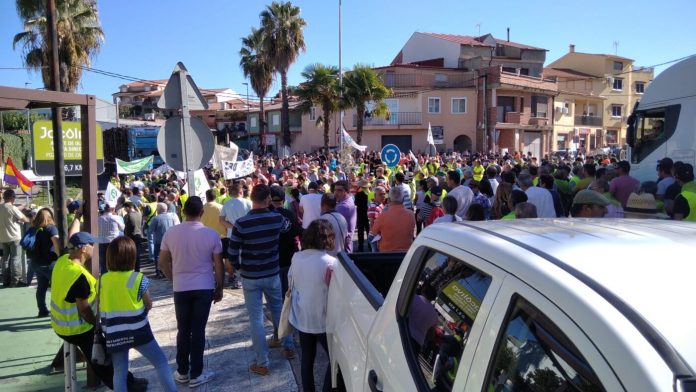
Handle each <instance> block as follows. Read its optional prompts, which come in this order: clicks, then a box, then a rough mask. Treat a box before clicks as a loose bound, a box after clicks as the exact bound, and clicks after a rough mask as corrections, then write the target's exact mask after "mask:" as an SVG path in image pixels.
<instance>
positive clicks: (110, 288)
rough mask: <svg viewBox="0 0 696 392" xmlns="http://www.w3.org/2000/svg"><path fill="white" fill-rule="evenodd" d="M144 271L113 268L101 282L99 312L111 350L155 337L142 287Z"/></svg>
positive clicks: (139, 343) (144, 342)
mask: <svg viewBox="0 0 696 392" xmlns="http://www.w3.org/2000/svg"><path fill="white" fill-rule="evenodd" d="M142 280H143V274H141V273H140V272H135V271H109V272H107V273H105V274H104V275H102V277H101V282H100V286H99V290H100V292H99V301H100V303H99V315H100V316H101V323H102V328H103V329H104V334H105V335H106V348H107V350H108V351H109V352H116V351H121V350H125V349H128V348H131V347H135V346H140V345H143V344H146V343H149V342H150V341H152V339H154V336H153V335H152V330H151V329H150V324H149V322H148V320H147V312H146V310H145V305H144V304H143V299H142V298H139V296H138V291H139V290H140V284H141V282H142Z"/></svg>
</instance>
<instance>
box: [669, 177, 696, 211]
mask: <svg viewBox="0 0 696 392" xmlns="http://www.w3.org/2000/svg"><path fill="white" fill-rule="evenodd" d="M676 175H677V181H678V182H679V184H681V193H679V195H678V196H677V197H675V198H674V208H673V210H672V214H673V215H672V218H673V219H674V220H686V221H691V222H695V221H696V183H695V182H694V167H693V166H691V164H688V163H685V164H683V165H681V167H679V168H678V169H677V171H676Z"/></svg>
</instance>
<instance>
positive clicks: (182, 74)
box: [179, 68, 196, 197]
mask: <svg viewBox="0 0 696 392" xmlns="http://www.w3.org/2000/svg"><path fill="white" fill-rule="evenodd" d="M186 75H187V72H186V69H185V68H184V69H182V70H180V71H179V86H180V88H181V130H182V132H181V145H182V152H183V153H184V156H183V160H184V168H185V169H186V189H187V192H188V195H189V197H191V196H193V195H195V194H196V187H195V181H194V178H193V171H194V170H193V168H192V167H191V165H189V158H190V156H191V145H190V143H189V141H190V140H191V114H190V113H189V105H188V99H187V97H188V88H187V83H186V79H187V78H186Z"/></svg>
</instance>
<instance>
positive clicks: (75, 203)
mask: <svg viewBox="0 0 696 392" xmlns="http://www.w3.org/2000/svg"><path fill="white" fill-rule="evenodd" d="M79 209H80V202H79V201H77V200H75V201H73V202H72V203H70V204H68V212H69V213H71V214H72V213H73V212H75V211H77V210H79Z"/></svg>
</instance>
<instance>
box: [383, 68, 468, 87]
mask: <svg viewBox="0 0 696 392" xmlns="http://www.w3.org/2000/svg"><path fill="white" fill-rule="evenodd" d="M380 77H381V79H382V81H383V82H384V85H385V86H386V87H388V88H412V87H438V88H462V87H474V82H475V79H474V78H473V77H472V75H471V74H469V73H466V74H461V75H438V77H437V78H436V77H435V75H427V74H397V73H391V72H389V73H386V74H382V75H380Z"/></svg>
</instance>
